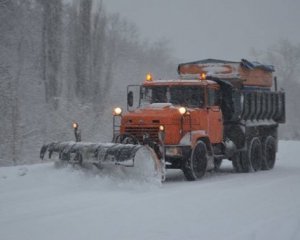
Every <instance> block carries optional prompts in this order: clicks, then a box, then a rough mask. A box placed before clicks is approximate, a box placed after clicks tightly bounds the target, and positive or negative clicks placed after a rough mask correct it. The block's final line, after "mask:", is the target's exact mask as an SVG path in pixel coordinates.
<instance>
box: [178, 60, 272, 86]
mask: <svg viewBox="0 0 300 240" xmlns="http://www.w3.org/2000/svg"><path fill="white" fill-rule="evenodd" d="M273 72H274V67H273V66H271V65H264V64H260V63H258V62H249V61H247V60H245V59H242V60H241V61H240V62H232V61H224V60H218V59H205V60H200V61H196V62H188V63H181V64H179V65H178V73H179V74H180V75H182V76H184V75H197V74H202V73H205V74H207V75H210V76H214V77H217V78H219V79H224V80H225V79H226V80H227V81H229V82H231V83H232V84H235V83H239V84H241V85H243V86H245V87H246V86H251V87H264V88H271V87H272V82H273V76H272V73H273Z"/></svg>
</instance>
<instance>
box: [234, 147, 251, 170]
mask: <svg viewBox="0 0 300 240" xmlns="http://www.w3.org/2000/svg"><path fill="white" fill-rule="evenodd" d="M231 160H232V165H233V167H234V169H235V171H236V172H239V173H247V172H249V171H250V163H249V161H248V158H247V152H244V151H241V152H236V153H235V154H234V156H233V157H232V159H231Z"/></svg>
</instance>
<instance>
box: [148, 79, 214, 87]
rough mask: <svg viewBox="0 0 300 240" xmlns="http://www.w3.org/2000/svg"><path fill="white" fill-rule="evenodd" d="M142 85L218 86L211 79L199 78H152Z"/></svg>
mask: <svg viewBox="0 0 300 240" xmlns="http://www.w3.org/2000/svg"><path fill="white" fill-rule="evenodd" d="M143 85H144V86H215V87H217V86H219V85H218V84H217V83H216V82H214V81H212V80H199V79H193V80H190V79H175V80H152V81H145V82H144V83H143Z"/></svg>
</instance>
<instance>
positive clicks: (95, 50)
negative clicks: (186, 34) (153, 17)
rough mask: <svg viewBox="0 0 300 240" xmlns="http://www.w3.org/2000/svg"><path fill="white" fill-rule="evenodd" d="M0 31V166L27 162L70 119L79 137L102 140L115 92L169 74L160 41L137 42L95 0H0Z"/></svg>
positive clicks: (60, 134)
mask: <svg viewBox="0 0 300 240" xmlns="http://www.w3.org/2000/svg"><path fill="white" fill-rule="evenodd" d="M0 33H1V34H0V54H1V55H0V56H1V57H0V101H1V103H0V112H1V115H0V123H1V124H0V136H1V138H0V152H1V156H0V163H1V162H2V165H4V164H6V163H4V162H6V161H7V159H9V161H11V160H12V161H13V163H15V164H16V163H22V162H35V161H37V159H38V151H39V148H40V147H41V145H42V144H43V143H45V142H48V141H52V140H68V139H73V136H72V131H71V130H70V124H71V121H75V120H79V121H80V123H81V124H82V125H83V126H84V136H86V138H87V139H86V140H93V139H97V140H101V139H102V138H109V135H110V134H111V133H110V131H109V130H110V127H111V121H110V117H111V116H110V111H111V110H110V109H111V108H112V106H113V105H114V104H115V103H116V102H121V101H122V102H124V99H121V97H124V96H123V95H122V94H120V91H122V92H125V91H126V85H127V84H128V83H130V82H131V83H133V82H134V81H137V80H138V81H141V80H142V79H141V78H143V76H144V74H145V73H146V72H147V71H149V70H152V71H153V72H154V73H156V74H157V75H160V76H163V75H165V74H166V73H168V72H171V71H172V72H175V71H174V70H173V69H175V67H174V66H175V65H174V66H173V63H172V60H171V59H172V57H171V54H170V49H169V48H168V43H167V42H166V41H158V42H156V43H149V42H147V41H143V40H141V39H140V36H139V32H138V30H137V27H136V26H135V25H134V24H133V23H130V22H128V21H127V20H126V19H123V18H122V17H121V16H120V15H119V14H110V13H108V12H107V11H106V10H105V7H104V5H103V3H102V1H97V0H74V1H63V0H51V1H48V0H1V1H0ZM104 116H107V117H104ZM9 164H10V163H9Z"/></svg>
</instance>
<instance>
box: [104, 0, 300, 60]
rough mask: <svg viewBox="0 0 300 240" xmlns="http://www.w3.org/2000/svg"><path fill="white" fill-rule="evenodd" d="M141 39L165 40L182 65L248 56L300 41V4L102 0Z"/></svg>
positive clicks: (298, 0) (287, 0)
mask: <svg viewBox="0 0 300 240" xmlns="http://www.w3.org/2000/svg"><path fill="white" fill-rule="evenodd" d="M103 2H104V3H105V6H106V8H107V10H108V11H109V12H119V13H120V14H121V15H122V16H124V17H125V18H127V19H128V20H130V21H131V22H134V23H135V24H136V25H137V26H138V28H139V31H140V33H141V37H142V38H144V39H149V40H150V41H155V40H159V39H168V40H169V41H170V45H171V47H172V49H173V50H174V55H175V56H176V57H178V58H179V59H180V60H182V61H190V60H198V59H203V58H221V59H231V60H239V59H240V58H244V57H246V58H249V57H250V58H251V55H250V49H251V48H252V47H254V48H255V49H258V50H261V49H265V48H267V47H268V46H270V45H272V44H274V43H276V42H277V41H278V40H279V39H284V38H286V39H289V40H290V41H291V42H293V43H300V30H299V29H300V28H299V23H300V0H103Z"/></svg>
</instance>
